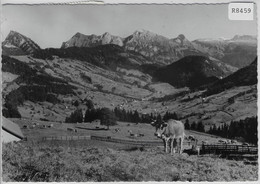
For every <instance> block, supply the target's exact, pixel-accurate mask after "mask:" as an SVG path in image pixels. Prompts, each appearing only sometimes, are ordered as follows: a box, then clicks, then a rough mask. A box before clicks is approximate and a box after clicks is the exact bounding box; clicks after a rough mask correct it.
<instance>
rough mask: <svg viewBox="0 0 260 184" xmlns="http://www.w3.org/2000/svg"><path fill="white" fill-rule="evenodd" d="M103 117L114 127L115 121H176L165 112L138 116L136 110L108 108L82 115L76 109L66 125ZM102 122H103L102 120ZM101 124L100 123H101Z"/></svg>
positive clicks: (67, 119)
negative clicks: (109, 120) (162, 114)
mask: <svg viewBox="0 0 260 184" xmlns="http://www.w3.org/2000/svg"><path fill="white" fill-rule="evenodd" d="M103 117H107V119H111V121H112V120H113V122H109V123H108V124H111V125H114V124H116V123H115V121H124V122H132V123H151V121H153V120H157V121H159V122H162V121H166V120H168V119H178V116H177V114H176V113H171V112H166V113H165V114H164V116H161V115H160V114H153V113H151V114H140V113H139V112H138V111H137V110H134V111H131V110H128V111H127V110H125V109H121V108H119V107H115V108H114V109H113V110H110V109H108V108H97V109H95V108H93V107H92V108H88V109H87V110H86V111H85V113H84V115H83V112H82V110H81V109H77V110H75V111H74V112H72V113H71V115H70V116H69V117H66V119H65V122H66V123H81V122H92V121H94V120H96V119H100V120H102V118H103ZM102 121H103V120H102ZM101 124H102V123H101Z"/></svg>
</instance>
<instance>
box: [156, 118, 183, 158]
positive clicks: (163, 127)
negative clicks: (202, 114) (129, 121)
mask: <svg viewBox="0 0 260 184" xmlns="http://www.w3.org/2000/svg"><path fill="white" fill-rule="evenodd" d="M151 124H152V125H153V126H155V128H156V131H155V134H154V135H155V136H157V137H159V138H161V139H163V140H164V146H165V152H167V145H168V141H170V143H171V144H170V150H171V154H173V153H174V152H175V149H174V147H175V146H176V145H177V151H178V152H179V153H182V149H183V141H184V136H185V133H184V125H183V123H182V122H181V121H177V120H173V119H170V120H168V121H167V122H162V123H159V122H156V121H155V122H152V123H151ZM174 144H176V145H175V146H174Z"/></svg>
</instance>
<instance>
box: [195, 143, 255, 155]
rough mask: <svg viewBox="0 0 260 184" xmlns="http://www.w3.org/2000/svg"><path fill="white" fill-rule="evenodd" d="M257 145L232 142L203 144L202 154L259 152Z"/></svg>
mask: <svg viewBox="0 0 260 184" xmlns="http://www.w3.org/2000/svg"><path fill="white" fill-rule="evenodd" d="M257 153H258V148H257V146H247V145H232V144H215V145H212V144H211V145H202V146H201V150H200V154H222V155H230V154H241V155H242V154H257Z"/></svg>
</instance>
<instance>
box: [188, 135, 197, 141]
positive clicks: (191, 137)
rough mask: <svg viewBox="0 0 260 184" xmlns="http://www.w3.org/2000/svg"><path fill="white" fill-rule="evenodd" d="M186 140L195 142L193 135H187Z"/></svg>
mask: <svg viewBox="0 0 260 184" xmlns="http://www.w3.org/2000/svg"><path fill="white" fill-rule="evenodd" d="M187 139H188V140H190V141H195V140H196V139H195V137H194V136H193V135H189V136H188V137H187Z"/></svg>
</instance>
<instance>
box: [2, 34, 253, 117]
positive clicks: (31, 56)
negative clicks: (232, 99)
mask: <svg viewBox="0 0 260 184" xmlns="http://www.w3.org/2000/svg"><path fill="white" fill-rule="evenodd" d="M256 45H257V44H256V38H255V37H254V36H247V35H244V36H238V35H236V36H234V37H233V38H232V39H223V38H221V39H197V40H194V41H189V40H188V39H187V38H186V37H185V36H184V35H182V34H180V35H179V36H177V37H176V38H166V37H164V36H161V35H158V34H155V33H152V32H150V31H145V30H140V31H135V32H134V33H133V34H132V35H130V36H128V37H126V38H121V37H118V36H114V35H110V34H109V33H105V34H103V35H100V36H97V35H84V34H81V33H77V34H76V35H74V36H73V37H72V38H71V39H70V40H68V41H66V42H63V43H62V46H61V48H47V49H41V48H40V47H39V46H38V45H37V44H36V43H35V42H33V41H32V40H31V39H30V38H28V37H26V36H23V35H22V34H20V33H17V32H14V31H11V32H10V34H9V35H8V36H7V37H6V39H5V40H4V42H2V48H3V53H2V55H3V60H2V72H3V104H4V105H3V107H4V112H5V115H6V116H10V114H16V113H17V111H19V112H20V113H21V114H22V115H23V116H24V117H27V118H38V119H39V118H40V119H47V120H51V121H63V120H64V119H65V117H66V116H69V115H70V114H71V112H72V111H73V110H75V109H76V108H79V107H80V108H82V109H84V108H86V107H85V105H84V103H85V102H84V99H91V100H92V101H93V103H94V106H95V107H96V108H98V107H108V108H110V109H113V108H114V107H120V108H124V109H126V110H138V111H139V112H140V113H151V112H152V111H156V112H160V113H165V112H166V111H175V112H178V113H180V114H182V115H183V117H189V118H191V119H192V120H194V121H198V120H199V119H200V117H201V115H200V114H201V112H199V111H202V110H203V111H204V112H203V113H205V112H206V111H207V108H206V107H205V109H203V108H204V107H201V106H197V105H199V103H198V102H197V98H199V97H201V96H205V95H206V96H210V95H211V96H212V97H211V98H214V99H215V101H216V102H219V103H216V104H215V106H212V107H210V109H211V111H210V112H208V113H209V114H210V116H212V115H214V116H216V118H215V119H214V122H215V121H216V122H221V121H222V120H223V117H224V115H223V109H225V108H227V109H226V110H225V111H228V113H226V114H234V116H235V117H238V118H243V117H247V116H249V115H254V114H256V113H255V111H254V109H255V107H256V105H255V100H256V99H255V93H256V91H255V90H251V88H252V86H253V87H254V86H255V85H256V84H257V75H256V74H257V72H256V71H257V70H256V69H257V67H256V66H257V60H256ZM252 61H254V62H253V63H252ZM236 78H237V80H236ZM223 86H225V88H223ZM243 91H250V92H248V93H242V92H243ZM222 93H225V95H224V96H232V95H234V94H235V93H241V94H243V95H245V96H247V98H248V95H250V98H251V99H252V100H251V101H249V102H248V104H247V106H248V107H250V108H249V109H248V111H246V110H245V109H244V108H243V106H244V105H245V104H244V102H241V105H239V104H237V103H236V104H233V106H234V105H236V106H235V107H233V106H230V107H228V106H227V105H226V101H225V98H223V94H222ZM187 94H189V97H188V96H187ZM172 96H174V98H171V97H172ZM185 99H186V101H185ZM161 100H162V101H161ZM223 100H224V101H223ZM75 101H78V102H79V104H80V106H79V107H75V106H74V105H73V104H74V102H75ZM215 101H214V103H215ZM136 102H138V103H136ZM161 103H163V104H168V105H167V107H166V105H162V104H161ZM214 103H213V104H214ZM219 104H223V107H220V105H219ZM231 105H232V104H231ZM238 105H239V106H238ZM188 107H190V109H189V110H185V109H187V108H188ZM195 107H196V108H195ZM194 108H195V109H194ZM228 108H229V109H236V110H234V111H231V110H228ZM33 109H34V110H33ZM249 110H250V111H249ZM194 111H196V113H195V112H194ZM225 118H226V120H227V121H229V120H232V117H231V116H230V115H227V116H226V115H225ZM225 118H224V119H225Z"/></svg>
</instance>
